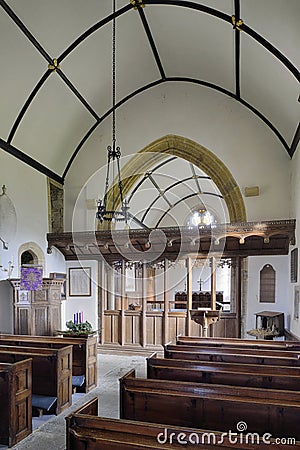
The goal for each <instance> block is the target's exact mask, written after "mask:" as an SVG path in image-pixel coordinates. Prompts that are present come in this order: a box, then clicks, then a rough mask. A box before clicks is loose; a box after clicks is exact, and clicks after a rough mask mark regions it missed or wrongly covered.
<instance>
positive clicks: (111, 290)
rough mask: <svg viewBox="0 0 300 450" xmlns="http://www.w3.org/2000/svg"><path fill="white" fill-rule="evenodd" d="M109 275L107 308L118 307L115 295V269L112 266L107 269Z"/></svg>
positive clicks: (107, 275)
mask: <svg viewBox="0 0 300 450" xmlns="http://www.w3.org/2000/svg"><path fill="white" fill-rule="evenodd" d="M106 277H107V283H106V287H107V309H108V310H110V311H111V310H114V309H116V295H115V271H114V269H113V268H112V267H108V268H107V271H106Z"/></svg>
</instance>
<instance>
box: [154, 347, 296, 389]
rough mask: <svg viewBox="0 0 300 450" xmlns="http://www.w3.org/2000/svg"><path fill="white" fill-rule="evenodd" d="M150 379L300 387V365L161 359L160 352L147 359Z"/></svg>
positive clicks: (262, 386)
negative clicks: (257, 364)
mask: <svg viewBox="0 0 300 450" xmlns="http://www.w3.org/2000/svg"><path fill="white" fill-rule="evenodd" d="M147 378H151V379H160V380H164V379H165V380H175V381H192V382H196V383H212V384H229V385H234V386H248V387H259V388H265V389H282V390H293V391H299V390H300V368H297V367H292V368H290V367H285V366H267V365H265V366H256V365H254V364H253V365H250V364H228V363H206V364H205V363H201V362H197V361H189V360H175V359H166V358H157V356H156V354H155V355H152V356H151V357H149V358H147Z"/></svg>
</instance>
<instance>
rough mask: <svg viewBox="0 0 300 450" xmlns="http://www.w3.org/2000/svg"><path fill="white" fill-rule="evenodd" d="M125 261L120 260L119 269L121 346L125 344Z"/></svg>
mask: <svg viewBox="0 0 300 450" xmlns="http://www.w3.org/2000/svg"><path fill="white" fill-rule="evenodd" d="M125 276H126V273H125V261H124V259H122V267H121V345H124V344H125V332H126V330H125V326H126V324H125V300H126V297H125V295H126V293H125Z"/></svg>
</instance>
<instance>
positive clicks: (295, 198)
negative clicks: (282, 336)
mask: <svg viewBox="0 0 300 450" xmlns="http://www.w3.org/2000/svg"><path fill="white" fill-rule="evenodd" d="M290 192H291V215H292V217H294V218H295V219H296V242H295V246H292V247H291V250H292V249H293V248H296V247H297V248H298V249H299V242H300V228H299V223H300V144H298V148H297V150H296V152H295V154H294V156H293V160H292V169H291V191H290ZM299 258H300V250H298V274H297V275H298V281H297V283H289V290H288V294H289V304H290V308H291V316H292V320H291V332H292V333H293V334H294V335H295V336H297V337H299V339H300V319H294V295H295V288H297V289H300V270H299V266H300V261H299Z"/></svg>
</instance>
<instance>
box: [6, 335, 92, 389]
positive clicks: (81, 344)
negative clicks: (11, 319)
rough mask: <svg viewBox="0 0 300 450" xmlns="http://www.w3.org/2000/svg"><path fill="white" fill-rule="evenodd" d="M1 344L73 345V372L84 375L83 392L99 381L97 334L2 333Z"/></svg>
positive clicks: (26, 345)
mask: <svg viewBox="0 0 300 450" xmlns="http://www.w3.org/2000/svg"><path fill="white" fill-rule="evenodd" d="M0 345H21V346H23V347H24V346H25V347H45V348H61V347H65V346H66V345H72V346H73V360H72V374H73V376H76V377H77V376H80V377H84V383H83V385H80V387H81V388H82V391H83V392H89V391H90V390H91V389H93V388H95V387H96V386H97V383H98V372H97V369H98V366H97V336H88V337H86V338H85V337H75V338H73V337H59V336H29V335H23V334H22V335H13V334H0ZM74 386H77V385H76V384H75V385H74Z"/></svg>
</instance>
